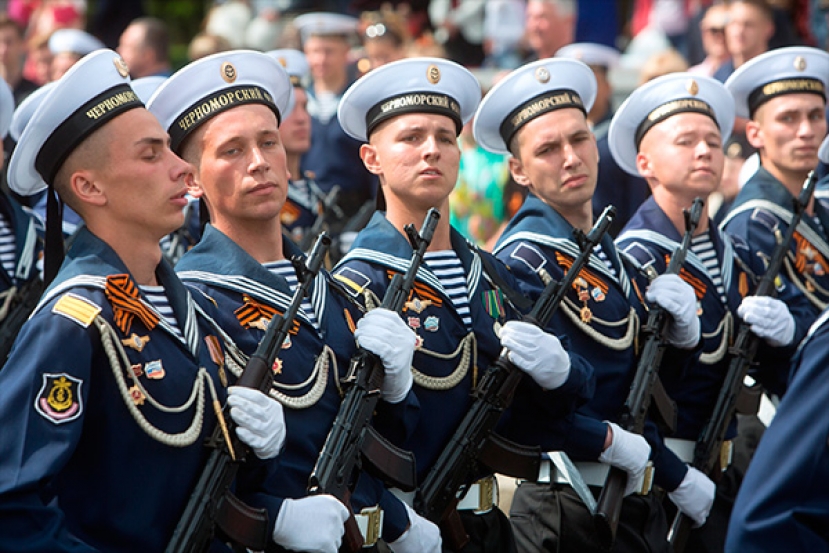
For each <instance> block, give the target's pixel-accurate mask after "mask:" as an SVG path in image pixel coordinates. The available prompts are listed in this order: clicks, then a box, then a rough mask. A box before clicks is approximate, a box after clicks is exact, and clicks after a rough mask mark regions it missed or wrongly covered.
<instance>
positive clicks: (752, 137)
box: [746, 120, 766, 150]
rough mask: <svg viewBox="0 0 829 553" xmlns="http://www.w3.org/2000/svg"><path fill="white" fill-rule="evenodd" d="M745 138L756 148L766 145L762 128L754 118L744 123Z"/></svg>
mask: <svg viewBox="0 0 829 553" xmlns="http://www.w3.org/2000/svg"><path fill="white" fill-rule="evenodd" d="M746 140H747V141H748V143H749V144H751V146H752V147H753V148H756V149H757V150H760V149H762V148H763V147H764V146H765V145H766V141H765V138H764V137H763V129H761V128H760V125H759V124H757V122H756V121H754V120H751V121H749V122H748V123H746Z"/></svg>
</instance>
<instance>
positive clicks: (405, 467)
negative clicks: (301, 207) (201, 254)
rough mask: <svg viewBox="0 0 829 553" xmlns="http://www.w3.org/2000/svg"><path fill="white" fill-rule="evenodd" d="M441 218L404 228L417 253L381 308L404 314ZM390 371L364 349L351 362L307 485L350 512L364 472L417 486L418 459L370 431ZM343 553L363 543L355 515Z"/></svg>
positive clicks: (406, 487) (429, 217)
mask: <svg viewBox="0 0 829 553" xmlns="http://www.w3.org/2000/svg"><path fill="white" fill-rule="evenodd" d="M439 218H440V213H439V212H438V211H437V210H436V209H434V208H432V209H430V210H429V212H428V213H427V214H426V219H425V220H424V221H423V226H422V227H421V229H420V234H419V235H418V233H417V231H415V228H414V225H407V226H406V227H405V230H406V234H407V235H408V238H409V242H411V244H412V248H413V250H414V252H413V254H412V260H411V262H410V263H409V268H408V269H407V270H406V273H405V275H401V274H400V273H397V274H395V275H394V277H393V278H392V280H391V283H390V284H389V287H388V289H387V290H386V293H385V295H384V296H383V303H382V307H384V308H386V309H389V310H391V311H396V312H399V311H400V310H401V309H402V308H403V306H404V304H405V302H406V300H408V298H409V294H410V293H411V290H412V288H413V287H414V282H415V276H416V275H417V271H418V269H419V268H420V265H421V263H422V262H423V255H424V254H425V253H426V248H428V247H429V244H430V243H431V241H432V235H433V234H434V232H435V227H436V226H437V222H438V219H439ZM384 376H385V370H384V368H383V362H382V361H381V360H380V358H379V357H377V356H376V355H374V354H373V353H371V352H370V351H368V350H365V349H363V348H359V349H358V351H357V353H355V354H354V356H353V357H352V358H351V364H350V365H349V369H348V374H347V375H346V377H345V378H344V379H343V381H342V384H343V386H344V387H345V388H347V391H346V393H345V397H344V398H343V401H342V403H341V404H340V411H339V413H337V418H336V419H334V424H333V426H332V427H331V431H330V432H329V434H328V438H326V440H325V445H324V446H323V448H322V451H321V452H320V456H319V459H318V460H317V464H316V466H315V467H314V470H313V472H312V473H311V476H310V478H309V481H308V493H309V494H330V495H333V496H334V497H336V498H337V499H339V500H340V501H341V502H342V503H343V504H344V505H345V506H346V507H349V508H350V505H349V498H350V495H351V491H352V490H353V488H354V485H355V484H356V483H357V482H356V481H357V477H358V476H359V473H360V470H361V469H365V470H366V472H368V473H369V474H371V475H373V476H375V477H377V478H379V479H381V480H384V481H385V482H386V483H387V484H388V485H390V486H394V487H397V488H400V489H401V490H404V491H412V490H414V488H415V486H416V484H417V476H416V470H415V462H414V456H413V455H412V454H411V453H410V452H408V451H404V450H402V449H400V448H397V447H395V446H394V445H392V444H391V443H389V442H388V440H386V439H385V438H383V437H382V436H380V434H378V433H377V431H376V430H375V429H374V428H373V427H372V426H371V418H372V417H373V415H374V410H375V408H376V406H377V403H378V401H379V400H380V388H381V387H382V385H383V378H384ZM343 541H344V543H343V546H342V547H343V549H345V550H347V551H350V552H354V551H357V550H359V549H360V547H362V545H363V539H362V536H361V534H360V531H359V530H358V528H357V522H356V520H355V519H354V517H353V516H351V517H350V518H349V520H348V521H347V522H346V529H345V537H344V540H343Z"/></svg>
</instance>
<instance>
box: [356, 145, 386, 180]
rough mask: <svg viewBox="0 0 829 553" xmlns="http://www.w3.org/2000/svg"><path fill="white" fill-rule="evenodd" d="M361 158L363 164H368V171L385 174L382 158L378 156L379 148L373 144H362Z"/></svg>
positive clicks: (378, 174)
mask: <svg viewBox="0 0 829 553" xmlns="http://www.w3.org/2000/svg"><path fill="white" fill-rule="evenodd" d="M360 159H362V160H363V165H365V166H366V169H368V172H369V173H371V174H373V175H377V176H380V175H382V174H383V168H382V166H381V165H380V160H379V159H378V157H377V148H375V147H374V146H373V145H371V144H363V145H362V146H360Z"/></svg>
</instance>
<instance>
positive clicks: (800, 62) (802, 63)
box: [794, 56, 806, 71]
mask: <svg viewBox="0 0 829 553" xmlns="http://www.w3.org/2000/svg"><path fill="white" fill-rule="evenodd" d="M794 68H795V69H797V70H798V71H805V70H806V58H804V57H803V56H797V57H796V58H795V59H794Z"/></svg>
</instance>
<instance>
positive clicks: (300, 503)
mask: <svg viewBox="0 0 829 553" xmlns="http://www.w3.org/2000/svg"><path fill="white" fill-rule="evenodd" d="M348 515H349V513H348V509H346V508H345V506H344V505H343V504H342V503H340V502H339V501H338V500H337V498H336V497H334V496H331V495H309V496H308V497H303V498H300V499H285V500H284V501H283V502H282V507H281V508H280V509H279V514H278V515H277V517H276V524H275V525H274V528H273V541H274V542H276V543H277V544H278V545H281V546H282V547H284V548H286V549H291V550H294V551H320V552H322V553H337V550H338V549H339V548H340V542H341V541H342V539H343V534H344V533H345V521H346V520H348Z"/></svg>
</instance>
